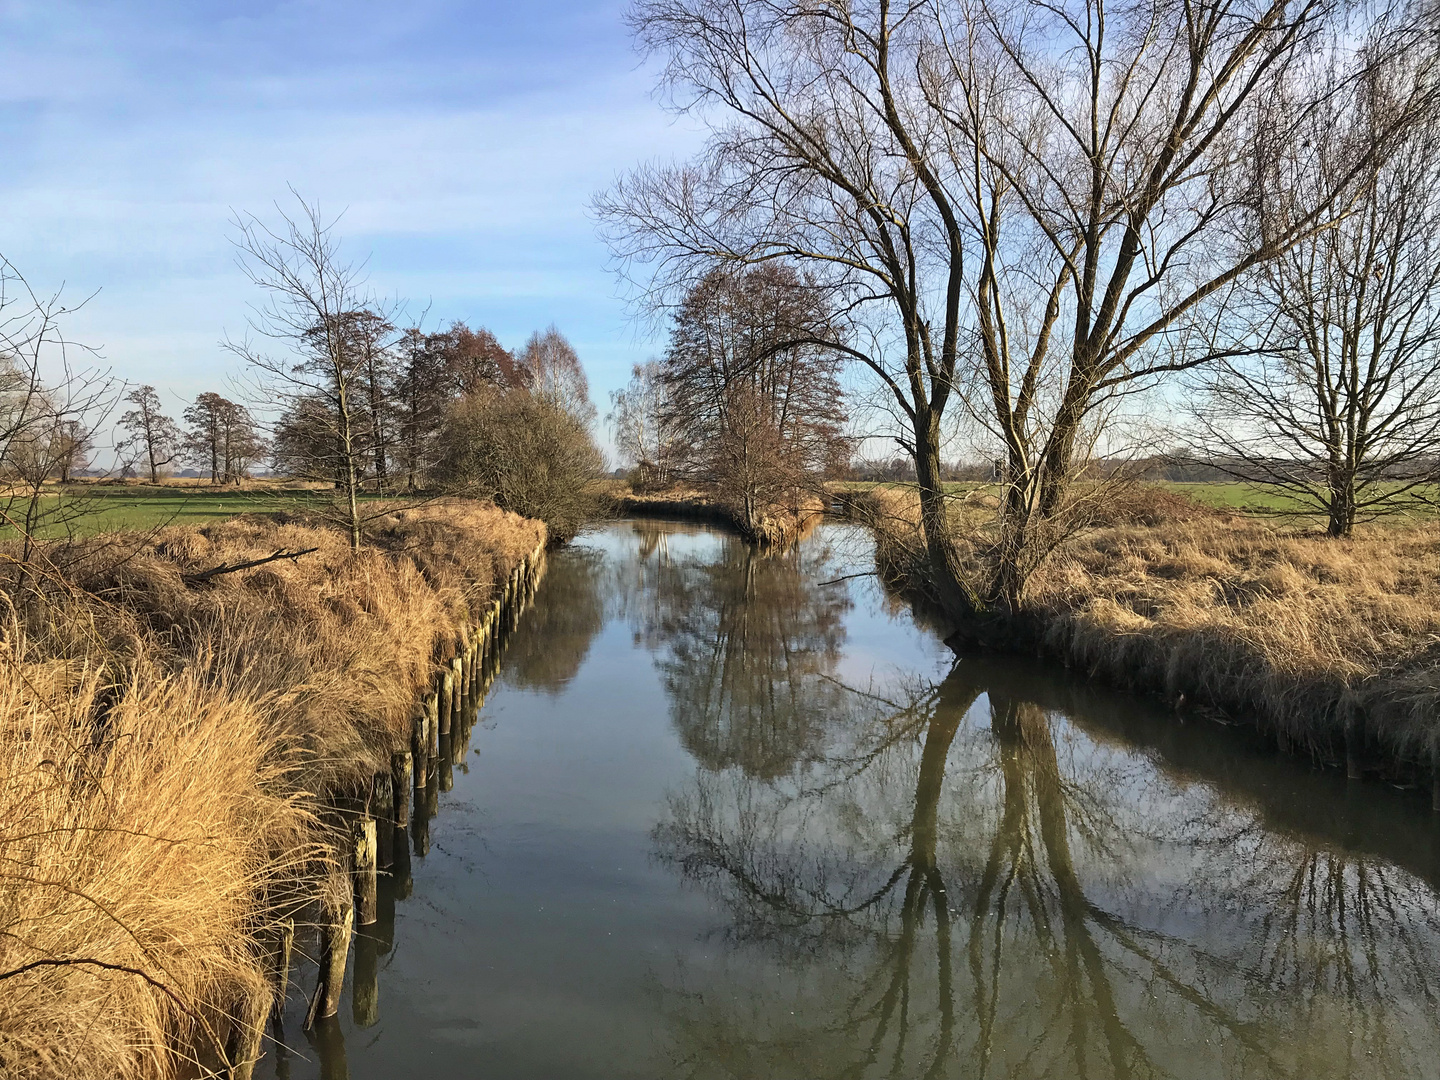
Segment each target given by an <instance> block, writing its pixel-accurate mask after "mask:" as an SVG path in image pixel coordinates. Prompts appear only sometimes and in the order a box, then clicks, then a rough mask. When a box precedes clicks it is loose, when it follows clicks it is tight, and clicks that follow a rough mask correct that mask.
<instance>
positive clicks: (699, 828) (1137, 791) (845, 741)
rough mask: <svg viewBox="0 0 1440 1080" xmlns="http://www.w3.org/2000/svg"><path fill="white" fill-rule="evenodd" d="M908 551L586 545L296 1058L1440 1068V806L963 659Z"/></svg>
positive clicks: (808, 1079) (290, 1017)
mask: <svg viewBox="0 0 1440 1080" xmlns="http://www.w3.org/2000/svg"><path fill="white" fill-rule="evenodd" d="M869 565H870V557H869V553H868V548H867V545H866V540H865V537H864V535H863V533H861V532H860V531H858V530H857V529H855V528H853V527H850V526H846V525H839V524H826V525H823V526H821V527H820V528H819V529H817V530H816V531H815V532H814V533H812V534H811V535H810V536H809V537H808V538H807V539H806V540H805V541H803V542H802V543H801V544H800V545H799V547H798V548H797V549H796V550H794V551H791V552H789V553H786V554H762V553H759V552H757V551H755V550H754V549H752V548H749V547H747V546H746V545H744V544H743V543H741V542H740V541H738V540H736V539H734V538H732V537H729V536H726V535H724V534H722V533H720V532H716V531H711V530H708V529H705V528H698V527H694V526H689V525H679V524H665V523H659V522H623V523H617V524H614V525H610V526H607V527H606V528H604V529H602V530H599V531H597V532H595V533H593V534H590V535H587V536H584V537H582V538H581V539H580V540H579V541H577V542H576V543H575V544H574V545H573V546H571V547H569V548H566V549H563V550H560V551H558V552H555V553H552V555H551V557H550V560H549V568H548V571H547V574H546V577H545V579H544V581H543V583H542V584H541V587H540V590H539V594H538V596H537V597H536V600H535V605H534V606H533V607H532V608H531V609H530V610H529V611H528V612H527V613H526V614H525V616H524V619H523V621H522V623H521V625H520V627H519V629H518V630H517V631H516V633H515V634H514V635H513V637H512V638H511V640H510V643H509V646H508V649H507V652H506V654H505V657H504V661H503V668H502V672H501V675H500V677H499V679H498V681H497V682H496V683H495V685H494V686H493V687H492V689H491V691H490V694H489V696H488V699H487V700H486V702H485V703H484V706H483V708H482V709H481V711H480V714H479V718H478V722H477V723H476V725H475V726H474V728H473V730H472V731H471V732H470V734H469V737H468V740H467V743H468V745H466V746H464V747H461V748H460V749H459V752H457V753H456V754H455V755H454V756H455V760H454V763H453V767H452V768H451V769H450V773H449V775H450V778H451V779H450V781H449V782H450V783H451V784H452V786H451V787H450V789H449V790H448V791H444V792H443V793H442V794H440V795H439V813H438V815H437V816H436V817H435V818H434V820H433V821H430V822H428V827H425V828H421V829H419V830H415V831H416V832H417V833H418V834H419V837H420V842H421V846H422V849H423V850H424V851H425V854H424V855H423V856H421V855H419V854H418V853H417V854H416V855H415V857H413V859H412V861H411V871H410V873H411V880H410V881H409V882H408V883H406V884H405V885H403V886H401V887H399V888H398V889H397V887H396V885H395V884H394V883H387V884H386V885H385V887H384V890H383V895H382V911H383V915H382V920H381V923H380V924H379V925H378V926H377V927H372V928H370V929H369V930H368V931H366V932H365V933H364V934H363V935H362V936H361V937H360V938H357V942H356V946H355V948H354V949H352V955H353V960H352V966H353V968H354V970H353V971H352V974H351V976H350V978H349V979H347V989H346V1000H345V1002H344V1003H343V1004H342V1007H341V1015H340V1017H339V1019H338V1022H337V1021H331V1022H329V1023H328V1024H327V1025H325V1026H324V1027H323V1028H322V1030H321V1031H320V1032H319V1033H318V1034H316V1035H314V1036H311V1037H310V1038H309V1039H307V1038H306V1037H305V1036H303V1035H302V1034H301V1033H300V1020H301V1018H302V1016H303V1012H304V1001H303V1000H302V997H303V994H304V993H305V992H307V991H308V990H309V989H311V987H312V986H313V981H314V970H315V969H314V965H313V963H309V964H306V963H301V964H298V965H297V967H296V970H295V980H296V981H298V982H299V983H300V985H299V986H294V987H292V992H291V1000H290V1005H289V1008H288V1010H287V1014H286V1021H285V1026H284V1032H283V1038H284V1041H285V1042H286V1043H288V1045H289V1049H288V1050H284V1049H280V1050H277V1048H276V1047H274V1046H271V1047H270V1048H269V1052H268V1053H267V1056H266V1059H265V1061H264V1062H263V1063H262V1065H261V1067H260V1069H259V1070H258V1073H257V1074H258V1075H261V1076H270V1077H288V1078H292V1080H301V1078H310V1077H327V1078H328V1077H333V1078H336V1080H340V1078H346V1077H348V1078H371V1077H374V1078H381V1077H383V1078H387V1080H388V1078H398V1077H409V1076H417V1077H420V1076H423V1077H426V1078H432V1080H450V1078H461V1077H466V1078H468V1077H485V1078H497V1080H498V1078H509V1080H541V1078H546V1080H551V1078H553V1080H584V1078H594V1080H620V1078H630V1077H633V1078H637V1080H638V1078H645V1080H660V1078H664V1080H670V1078H682V1077H684V1078H704V1080H710V1078H716V1080H719V1078H734V1080H740V1078H744V1080H788V1078H796V1080H820V1078H827V1080H828V1078H836V1080H839V1078H848V1080H862V1078H871V1077H891V1078H916V1080H918V1078H922V1077H966V1078H981V1077H996V1078H1001V1077H1004V1078H1017V1080H1021V1078H1032V1077H1034V1078H1038V1077H1055V1078H1061V1080H1067V1078H1089V1077H1094V1078H1109V1077H1176V1078H1211V1077H1215V1078H1219V1077H1246V1078H1249V1077H1296V1078H1307V1080H1319V1078H1329V1077H1436V1076H1440V1021H1437V995H1440V905H1437V895H1436V883H1437V881H1440V876H1437V846H1440V822H1437V821H1436V820H1435V819H1434V818H1433V817H1432V815H1431V813H1430V810H1429V806H1428V800H1427V799H1425V798H1423V797H1421V796H1420V795H1419V794H1418V793H1416V792H1409V791H1401V790H1397V789H1394V788H1391V787H1389V786H1385V785H1381V784H1375V783H1367V784H1361V785H1357V784H1350V785H1347V783H1346V781H1345V779H1344V777H1343V775H1339V774H1337V773H1335V772H1333V771H1325V770H1320V769H1317V768H1314V767H1312V766H1311V765H1310V764H1308V763H1307V762H1305V761H1303V760H1300V759H1288V758H1281V757H1277V756H1276V755H1275V754H1274V753H1273V751H1272V750H1271V749H1270V747H1267V746H1265V745H1263V744H1262V743H1261V742H1260V740H1259V738H1258V736H1255V735H1254V734H1253V733H1252V732H1249V731H1248V730H1245V729H1240V728H1233V727H1227V726H1223V725H1222V724H1219V723H1217V722H1215V721H1212V720H1199V719H1194V718H1192V719H1190V720H1189V721H1188V722H1186V721H1183V720H1182V719H1180V718H1177V717H1175V716H1173V715H1170V714H1168V713H1166V712H1163V711H1161V710H1159V709H1157V708H1156V707H1155V706H1153V705H1152V704H1150V703H1147V702H1142V701H1137V700H1135V699H1132V698H1128V697H1125V696H1123V695H1118V694H1112V693H1107V692H1105V691H1102V690H1099V689H1096V688H1093V687H1090V686H1087V685H1086V684H1085V683H1084V682H1083V681H1081V680H1079V679H1077V678H1075V677H1074V676H1072V675H1070V674H1069V673H1067V672H1065V671H1064V670H1063V669H1057V667H1056V666H1055V665H1053V664H1042V663H1039V662H1036V661H1031V660H1023V659H1013V658H1000V657H967V658H963V659H960V660H958V661H957V660H956V659H955V658H954V656H953V655H952V654H951V653H950V651H949V650H948V649H946V648H945V647H944V646H943V645H942V644H941V643H940V642H939V640H938V639H937V637H936V635H935V634H933V633H932V632H931V631H930V630H929V629H927V628H926V627H924V626H922V625H920V624H918V623H917V622H916V620H915V619H914V618H913V617H912V615H911V614H910V613H909V611H908V610H907V609H905V608H904V607H903V606H901V605H899V604H897V603H896V602H895V601H894V600H893V599H891V598H890V597H888V596H887V595H886V594H885V593H884V592H883V590H882V589H881V587H880V586H879V584H878V583H877V582H876V581H875V579H874V578H873V577H868V576H864V571H865V570H866V569H867V567H868V566H869ZM422 825H424V823H422ZM397 892H399V893H408V895H404V896H403V897H402V896H400V895H397ZM311 948H313V946H312V947H311ZM357 977H358V978H359V979H360V981H361V985H362V986H364V987H366V988H367V989H366V992H364V993H362V994H361V995H360V1000H359V1003H358V1004H357V1003H356V1002H354V1001H352V987H353V984H354V981H355V979H356V978H357Z"/></svg>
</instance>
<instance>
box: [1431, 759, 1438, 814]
mask: <svg viewBox="0 0 1440 1080" xmlns="http://www.w3.org/2000/svg"><path fill="white" fill-rule="evenodd" d="M1430 809H1431V810H1434V811H1435V812H1436V813H1437V814H1440V743H1435V744H1433V745H1432V746H1431V747H1430Z"/></svg>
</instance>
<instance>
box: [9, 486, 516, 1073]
mask: <svg viewBox="0 0 1440 1080" xmlns="http://www.w3.org/2000/svg"><path fill="white" fill-rule="evenodd" d="M543 538H544V531H543V526H541V525H539V524H538V523H536V522H531V521H526V520H525V519H522V518H518V517H516V516H514V515H510V514H505V513H502V512H501V511H499V510H496V509H495V508H494V507H491V506H488V505H477V504H473V503H465V502H459V501H455V502H449V503H444V504H435V505H431V506H427V507H424V508H422V509H417V510H405V511H399V512H396V513H394V514H392V515H390V516H389V517H387V518H384V519H382V520H380V521H378V522H377V523H376V528H375V530H374V534H373V536H372V538H371V543H369V544H368V545H367V546H366V547H365V548H363V549H362V550H361V551H359V552H356V553H352V552H351V551H350V550H349V548H348V544H347V540H346V537H345V536H344V535H342V534H341V533H339V532H337V531H335V530H332V529H329V528H326V527H323V526H321V525H318V524H316V523H314V522H310V521H305V520H302V519H294V520H276V519H273V518H240V519H236V520H232V521H227V522H223V523H219V524H215V525H209V526H205V527H202V528H171V529H167V530H164V531H162V532H161V533H159V534H158V535H157V536H156V537H154V538H153V540H150V541H148V542H147V543H145V544H144V546H142V547H141V548H140V549H139V550H136V551H130V552H127V554H126V557H124V558H119V559H117V558H116V556H115V550H116V549H115V547H114V546H113V545H109V544H107V543H105V542H104V540H103V538H101V539H97V540H95V541H91V542H89V543H91V544H92V549H91V550H81V551H79V552H78V553H77V552H76V551H74V550H73V549H72V550H70V551H69V552H68V553H67V558H66V560H65V565H66V566H67V567H68V570H67V573H66V575H65V577H64V578H63V579H59V578H56V577H54V576H53V575H52V576H49V577H47V576H45V575H43V574H41V575H38V576H37V575H35V574H31V575H28V576H27V578H26V581H27V585H26V587H25V589H24V590H23V592H22V593H21V594H20V595H18V596H16V597H14V602H13V604H12V612H13V618H12V619H11V620H10V626H9V628H8V630H7V631H6V632H5V634H4V638H3V641H0V658H3V661H4V663H3V667H0V737H3V743H0V1075H3V1076H6V1077H15V1078H19V1080H31V1078H34V1080H50V1078H58V1077H77V1078H89V1077H123V1078H127V1080H128V1078H144V1080H151V1078H154V1080H161V1078H168V1077H173V1076H177V1075H202V1074H205V1073H206V1072H207V1071H213V1070H216V1069H219V1068H221V1067H222V1066H224V1064H225V1061H226V1057H227V1055H233V1053H234V1039H233V1031H234V1030H235V1028H236V1025H237V1023H240V1022H244V1023H247V1024H253V1023H254V1022H255V1018H256V1017H259V1018H261V1019H263V1017H264V1016H265V1015H266V1014H267V1013H268V1011H269V1006H270V1001H269V994H270V993H271V991H270V989H269V985H270V984H269V981H268V980H267V978H266V964H267V944H266V937H265V935H266V928H267V925H268V924H269V923H271V922H273V920H274V918H275V917H276V916H277V914H279V913H282V910H283V911H290V912H292V913H293V911H294V910H295V909H296V907H297V905H298V904H299V903H300V902H301V900H302V899H304V898H306V897H307V896H308V893H307V892H306V890H307V889H308V890H309V891H310V892H313V891H314V887H313V883H314V881H315V880H316V879H317V878H323V877H324V874H325V870H326V863H327V858H328V853H329V852H330V851H332V850H334V847H335V842H336V838H335V837H333V836H331V835H330V833H329V831H328V827H327V825H326V823H325V820H324V818H325V815H324V814H323V813H322V808H323V805H324V803H325V801H326V799H327V798H328V797H329V796H331V795H334V794H336V793H340V792H344V791H346V790H347V789H353V788H356V787H358V786H359V785H360V784H362V783H363V782H364V781H367V780H368V778H369V777H370V776H371V775H373V774H374V773H375V772H376V771H379V770H380V769H382V768H383V769H388V768H389V754H390V752H391V751H392V749H396V748H398V747H400V746H402V745H404V744H405V742H406V740H407V739H408V734H409V730H410V720H411V717H412V715H413V711H414V709H415V703H416V698H417V695H418V694H419V693H420V692H421V690H422V688H423V687H424V686H425V685H426V684H427V683H428V682H429V681H430V680H431V679H432V678H433V675H434V673H435V672H436V671H437V670H438V669H439V667H440V665H441V664H442V663H443V662H444V661H445V660H447V659H448V657H449V655H450V653H451V651H452V650H453V643H454V640H455V634H456V631H457V630H458V628H459V627H460V625H462V623H463V622H465V621H466V620H468V619H469V618H470V617H471V615H472V613H473V612H475V611H478V610H479V608H480V607H481V606H482V605H483V604H485V603H487V602H488V601H489V599H490V596H491V594H492V592H493V591H494V589H495V587H496V584H497V583H499V582H503V581H504V580H505V579H506V577H507V576H508V574H509V571H510V569H511V568H512V567H513V566H514V565H515V564H516V563H518V562H519V560H520V559H521V558H523V557H524V556H525V555H527V554H529V553H530V552H531V551H532V550H534V548H535V547H536V545H537V544H538V543H540V542H541V541H543ZM280 548H287V549H291V550H303V549H306V548H315V549H317V550H315V551H314V552H313V553H312V554H310V555H307V556H304V557H302V558H300V559H297V560H293V561H290V560H286V561H279V562H274V563H270V564H267V565H265V566H262V567H257V568H255V569H252V570H248V571H243V572H240V573H235V574H228V575H221V576H218V577H215V578H212V579H211V580H210V581H208V582H205V583H203V584H198V585H197V584H187V583H186V581H185V579H184V578H183V576H182V575H185V574H187V573H190V574H193V573H195V572H197V571H200V570H203V569H207V568H210V567H213V566H215V565H218V564H220V563H228V564H231V565H233V564H235V563H237V562H242V561H245V560H247V559H253V558H258V557H261V556H263V555H268V554H270V553H271V552H273V551H275V550H277V549H280ZM0 554H3V553H0Z"/></svg>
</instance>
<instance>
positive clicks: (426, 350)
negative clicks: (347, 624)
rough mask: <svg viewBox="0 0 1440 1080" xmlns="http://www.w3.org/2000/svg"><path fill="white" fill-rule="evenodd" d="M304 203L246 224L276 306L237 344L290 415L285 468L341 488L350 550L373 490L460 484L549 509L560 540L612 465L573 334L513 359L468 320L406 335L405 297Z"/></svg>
mask: <svg viewBox="0 0 1440 1080" xmlns="http://www.w3.org/2000/svg"><path fill="white" fill-rule="evenodd" d="M297 199H298V197H297ZM298 205H299V212H298V213H296V214H294V215H291V214H287V213H285V212H284V211H283V210H280V209H279V208H277V210H278V211H279V215H278V221H277V223H276V224H275V225H274V226H271V225H267V224H266V223H264V222H263V221H261V219H259V218H258V217H255V216H253V215H250V216H245V217H242V218H239V219H237V220H236V222H235V228H236V231H237V239H236V244H237V247H238V249H239V256H240V264H241V266H242V268H243V269H244V271H245V273H246V274H247V276H248V277H249V279H250V281H251V282H252V284H254V285H255V286H256V287H257V288H259V289H260V290H261V292H262V294H263V295H264V297H265V300H264V302H263V303H261V304H260V305H258V306H257V307H256V308H255V313H254V316H253V317H252V319H251V322H250V333H249V334H247V335H246V336H245V337H244V338H242V339H240V340H230V341H228V342H227V345H228V347H229V348H230V350H231V351H232V352H233V353H234V354H235V355H236V356H238V357H239V358H240V359H241V360H242V361H243V362H244V364H245V367H246V370H247V373H248V375H249V378H250V381H251V384H252V387H253V391H254V393H255V395H256V396H257V398H259V399H260V400H263V401H265V402H266V403H267V405H268V406H269V407H270V408H272V409H273V410H275V412H277V413H278V415H279V421H278V423H277V424H276V432H275V441H274V449H273V453H274V457H275V461H276V464H277V466H278V467H279V468H280V470H281V471H282V472H284V473H286V474H287V475H290V476H294V477H298V478H302V479H309V480H318V481H323V482H325V483H327V484H333V485H334V488H335V490H336V492H337V495H338V500H337V509H336V513H335V518H336V520H337V522H339V523H340V524H342V525H343V526H344V527H345V528H346V529H347V530H348V532H349V534H350V538H351V544H352V546H358V545H359V543H360V538H361V533H362V530H363V526H364V523H365V521H366V520H367V518H368V517H369V516H370V515H369V514H367V513H366V512H365V511H364V510H363V509H362V507H361V494H362V492H367V491H373V492H377V493H381V494H385V493H390V492H397V491H404V492H407V493H414V492H416V491H418V490H419V489H421V488H427V487H428V488H431V489H434V488H438V487H443V488H445V489H447V490H463V491H467V492H470V493H472V494H476V495H479V496H482V497H486V498H491V499H494V500H495V501H496V502H497V503H499V504H500V505H501V506H503V507H505V508H506V509H510V510H515V511H517V512H519V513H526V514H531V515H534V516H539V517H541V518H542V519H544V520H545V521H546V522H547V524H549V525H550V526H551V529H552V532H553V533H555V534H557V535H562V536H563V535H566V534H568V533H570V532H573V530H574V529H576V528H578V527H579V525H580V523H581V522H582V521H583V519H584V517H585V516H586V515H587V513H588V508H587V506H586V504H587V502H588V500H589V499H591V498H593V497H594V494H595V493H594V485H593V481H594V480H595V478H596V477H597V476H598V474H599V472H600V469H601V467H602V458H601V455H600V452H599V450H598V449H597V448H596V447H595V444H594V439H593V436H592V432H591V428H592V425H593V423H594V419H595V411H594V407H593V406H592V405H591V404H590V397H589V386H588V384H587V382H586V379H585V373H584V369H583V368H582V367H581V365H580V361H579V358H578V356H577V355H576V353H575V350H574V348H572V347H571V345H570V343H569V342H568V341H566V340H565V338H564V336H563V335H562V334H561V333H560V332H559V331H558V330H556V329H555V328H554V327H553V326H552V327H550V328H549V329H548V330H546V331H543V332H540V333H536V334H534V335H533V336H532V337H531V338H530V340H529V342H528V343H527V344H526V346H525V348H524V349H523V350H522V352H521V353H520V354H519V355H518V356H512V355H511V354H510V353H508V352H507V351H506V350H505V349H503V348H501V347H500V345H499V343H498V342H497V341H496V340H495V339H494V337H493V336H492V335H490V334H489V333H488V332H487V331H484V330H478V331H475V330H471V329H470V328H468V327H466V326H464V325H463V324H461V323H456V324H454V325H452V326H451V327H450V328H449V329H448V330H445V331H441V332H438V333H428V334H427V333H423V332H422V331H420V330H419V329H416V328H413V327H412V328H409V329H399V328H398V320H397V312H398V310H399V306H398V305H397V304H394V303H387V302H385V301H383V300H381V299H379V298H377V297H376V296H375V295H374V294H373V293H372V292H371V291H370V290H369V289H368V287H367V286H366V284H365V279H364V274H363V270H362V268H361V267H360V266H358V265H356V264H354V263H349V262H346V261H344V260H343V258H342V257H341V254H340V250H339V242H338V239H337V238H336V237H335V235H334V234H333V231H332V225H333V223H327V222H326V221H325V220H324V219H323V217H322V216H321V214H320V211H319V209H318V208H317V207H315V206H313V205H310V204H307V203H305V202H304V200H298ZM542 431H543V432H545V433H546V436H545V437H544V438H543V439H540V441H538V442H537V441H536V436H537V433H539V432H542ZM378 512H381V513H383V512H388V511H384V510H382V511H378Z"/></svg>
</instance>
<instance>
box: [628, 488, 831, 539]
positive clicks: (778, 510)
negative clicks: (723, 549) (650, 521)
mask: <svg viewBox="0 0 1440 1080" xmlns="http://www.w3.org/2000/svg"><path fill="white" fill-rule="evenodd" d="M612 502H613V508H614V513H615V516H616V517H639V518H659V519H662V520H670V521H695V522H700V523H701V524H706V525H719V526H720V527H722V528H725V529H729V530H730V531H731V532H735V533H738V534H739V535H740V536H742V537H743V538H744V539H746V540H749V541H750V542H751V543H754V544H761V545H771V546H780V547H783V546H784V545H786V544H791V543H794V542H795V540H797V539H799V537H800V536H802V535H803V534H804V532H805V530H806V529H808V528H810V527H812V526H813V525H814V524H815V522H817V521H819V520H820V518H821V516H822V515H823V514H824V513H825V505H826V504H825V502H824V500H822V499H821V498H820V497H819V496H817V495H813V494H806V495H802V496H800V497H798V498H797V499H796V500H795V501H794V503H793V504H790V505H780V504H776V505H772V506H768V507H766V508H765V510H764V511H762V512H761V513H760V514H759V515H757V521H756V522H754V523H751V522H747V521H746V519H745V516H744V515H743V514H741V513H738V512H737V511H736V510H735V508H734V507H731V506H729V505H727V504H725V503H723V502H721V501H719V500H716V499H713V498H711V497H710V496H709V495H707V494H705V493H704V492H701V491H695V490H690V489H685V488H676V489H672V490H667V491H660V492H653V493H638V492H634V491H622V492H619V493H617V494H615V495H613V496H612Z"/></svg>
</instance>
